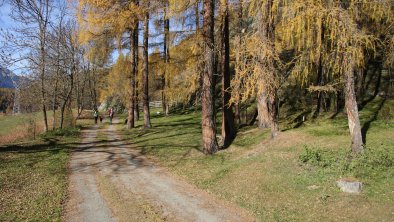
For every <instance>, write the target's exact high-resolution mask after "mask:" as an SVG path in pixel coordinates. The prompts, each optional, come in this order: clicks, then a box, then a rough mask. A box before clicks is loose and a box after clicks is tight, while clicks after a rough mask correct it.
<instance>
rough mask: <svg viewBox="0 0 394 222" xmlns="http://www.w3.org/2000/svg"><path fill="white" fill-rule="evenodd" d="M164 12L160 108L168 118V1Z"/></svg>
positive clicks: (166, 0)
mask: <svg viewBox="0 0 394 222" xmlns="http://www.w3.org/2000/svg"><path fill="white" fill-rule="evenodd" d="M164 7H165V10H164V44H163V47H164V63H165V71H164V74H163V77H162V80H161V81H162V107H163V112H164V113H165V115H166V116H168V114H169V113H170V108H169V104H168V102H167V98H166V95H165V88H166V84H167V87H168V86H169V85H168V81H169V80H168V78H166V77H167V76H166V75H168V73H167V66H168V63H169V62H170V20H169V19H168V16H167V10H168V8H169V2H168V0H165V6H164Z"/></svg>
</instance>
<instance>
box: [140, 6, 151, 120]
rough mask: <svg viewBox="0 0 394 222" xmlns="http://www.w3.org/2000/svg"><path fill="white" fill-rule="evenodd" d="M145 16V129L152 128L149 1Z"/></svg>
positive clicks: (143, 83)
mask: <svg viewBox="0 0 394 222" xmlns="http://www.w3.org/2000/svg"><path fill="white" fill-rule="evenodd" d="M145 7H146V8H145V10H146V12H145V16H144V50H143V59H144V62H143V63H144V66H143V70H144V71H143V72H144V73H143V82H142V85H143V88H144V90H143V100H142V102H143V107H144V128H151V122H150V113H149V86H148V83H149V70H148V67H149V66H148V47H149V1H146V4H145Z"/></svg>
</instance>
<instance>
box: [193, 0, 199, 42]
mask: <svg viewBox="0 0 394 222" xmlns="http://www.w3.org/2000/svg"><path fill="white" fill-rule="evenodd" d="M199 3H200V0H196V5H195V7H194V16H195V19H196V21H195V22H196V24H195V26H196V35H198V33H199V32H200V9H199V8H198V6H199Z"/></svg>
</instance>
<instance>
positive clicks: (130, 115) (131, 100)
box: [127, 21, 138, 129]
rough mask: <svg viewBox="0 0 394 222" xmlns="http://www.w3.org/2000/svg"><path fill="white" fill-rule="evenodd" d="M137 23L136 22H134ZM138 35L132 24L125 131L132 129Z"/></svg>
mask: <svg viewBox="0 0 394 222" xmlns="http://www.w3.org/2000/svg"><path fill="white" fill-rule="evenodd" d="M134 22H135V23H137V21H134ZM137 34H138V31H137V29H136V25H135V24H134V28H133V29H132V30H131V34H130V57H131V58H130V60H131V73H130V97H129V108H128V116H127V129H131V128H134V108H135V104H134V101H135V99H134V96H135V77H136V64H135V57H136V50H135V48H136V47H138V46H136V44H135V36H136V35H137Z"/></svg>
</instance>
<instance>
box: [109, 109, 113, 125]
mask: <svg viewBox="0 0 394 222" xmlns="http://www.w3.org/2000/svg"><path fill="white" fill-rule="evenodd" d="M108 116H109V123H110V124H111V125H112V118H113V117H114V109H112V107H111V108H109V110H108Z"/></svg>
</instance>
